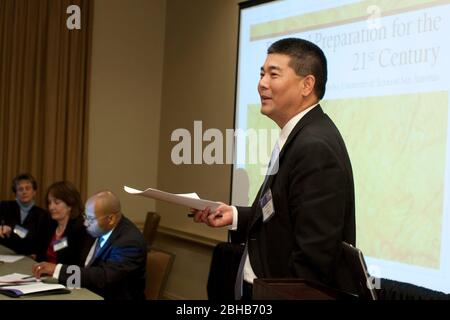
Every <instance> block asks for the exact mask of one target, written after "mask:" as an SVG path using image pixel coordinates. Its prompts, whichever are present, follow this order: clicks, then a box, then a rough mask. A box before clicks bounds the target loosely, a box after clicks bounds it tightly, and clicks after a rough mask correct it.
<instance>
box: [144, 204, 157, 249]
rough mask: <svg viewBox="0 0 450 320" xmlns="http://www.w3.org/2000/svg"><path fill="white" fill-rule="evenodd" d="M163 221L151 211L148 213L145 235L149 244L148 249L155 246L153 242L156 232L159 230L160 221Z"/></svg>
mask: <svg viewBox="0 0 450 320" xmlns="http://www.w3.org/2000/svg"><path fill="white" fill-rule="evenodd" d="M160 220H161V216H160V215H159V214H157V213H156V212H152V211H149V212H147V216H146V218H145V224H144V230H143V232H142V233H143V235H144V238H145V241H146V242H147V247H148V248H150V247H151V246H152V245H153V241H155V237H156V232H157V230H158V225H159V221H160Z"/></svg>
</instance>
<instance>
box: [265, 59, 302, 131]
mask: <svg viewBox="0 0 450 320" xmlns="http://www.w3.org/2000/svg"><path fill="white" fill-rule="evenodd" d="M290 60H291V58H290V57H289V56H287V55H284V54H269V55H268V56H267V58H266V61H265V62H264V65H263V66H262V67H261V78H260V80H259V83H258V92H259V95H260V97H261V113H262V114H264V115H266V116H268V117H269V118H271V119H272V120H273V121H275V122H276V123H277V124H278V125H279V126H280V127H282V126H284V124H286V122H287V121H288V120H289V119H290V118H291V117H292V115H293V114H295V111H294V110H297V109H298V107H299V106H301V104H302V102H303V96H302V80H303V77H301V76H298V75H297V74H296V73H295V71H294V70H293V69H292V68H291V67H290V66H289V61H290Z"/></svg>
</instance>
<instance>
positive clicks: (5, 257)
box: [0, 254, 24, 263]
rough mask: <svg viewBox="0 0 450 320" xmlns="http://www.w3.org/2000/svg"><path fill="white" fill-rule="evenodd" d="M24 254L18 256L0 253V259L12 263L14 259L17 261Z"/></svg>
mask: <svg viewBox="0 0 450 320" xmlns="http://www.w3.org/2000/svg"><path fill="white" fill-rule="evenodd" d="M23 257H24V256H18V255H12V254H0V261H3V262H6V263H14V262H16V261H19V260H20V259H22V258H23Z"/></svg>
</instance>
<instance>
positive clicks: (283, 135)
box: [278, 102, 319, 151]
mask: <svg viewBox="0 0 450 320" xmlns="http://www.w3.org/2000/svg"><path fill="white" fill-rule="evenodd" d="M318 104H319V103H318V102H317V103H316V104H315V105H312V106H311V107H308V108H306V109H305V110H303V111H302V112H299V113H297V114H296V115H295V116H293V117H292V118H291V119H290V120H289V121H288V122H287V123H286V124H285V125H284V127H283V128H282V129H281V132H280V136H279V137H278V146H279V147H280V151H281V149H283V146H284V144H285V143H286V140H287V138H288V137H289V135H290V134H291V132H292V130H294V127H295V126H296V125H297V123H298V122H299V121H300V119H301V118H303V117H304V115H305V114H307V113H308V112H309V111H311V110H312V109H313V108H314V107H316V106H317V105H318Z"/></svg>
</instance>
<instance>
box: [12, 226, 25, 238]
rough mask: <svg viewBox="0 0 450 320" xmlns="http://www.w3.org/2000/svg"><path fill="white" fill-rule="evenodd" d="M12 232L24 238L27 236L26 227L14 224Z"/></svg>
mask: <svg viewBox="0 0 450 320" xmlns="http://www.w3.org/2000/svg"><path fill="white" fill-rule="evenodd" d="M13 232H14V233H15V234H17V235H18V236H19V237H20V238H21V239H24V238H25V237H26V236H27V234H28V229H26V228H24V227H22V226H19V225H16V226H15V227H14V230H13Z"/></svg>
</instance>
